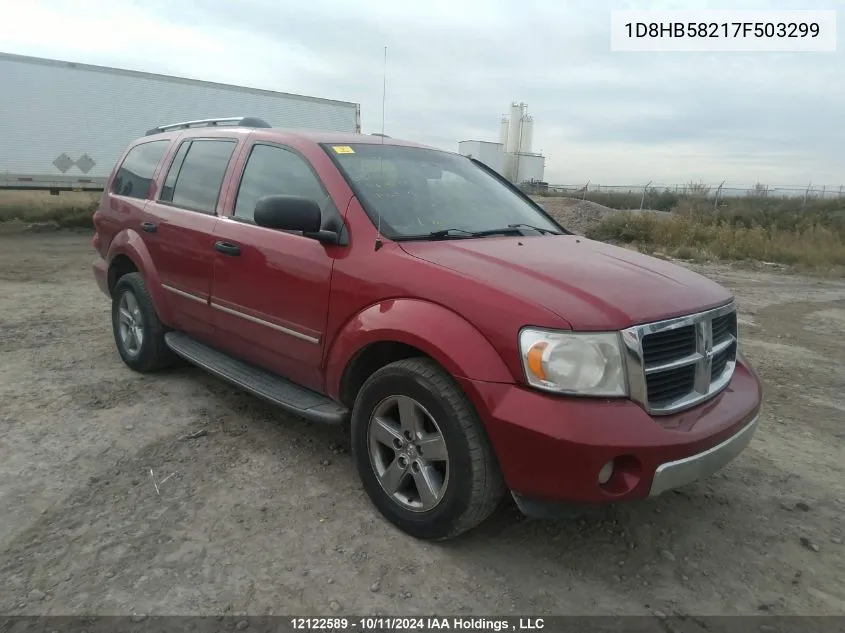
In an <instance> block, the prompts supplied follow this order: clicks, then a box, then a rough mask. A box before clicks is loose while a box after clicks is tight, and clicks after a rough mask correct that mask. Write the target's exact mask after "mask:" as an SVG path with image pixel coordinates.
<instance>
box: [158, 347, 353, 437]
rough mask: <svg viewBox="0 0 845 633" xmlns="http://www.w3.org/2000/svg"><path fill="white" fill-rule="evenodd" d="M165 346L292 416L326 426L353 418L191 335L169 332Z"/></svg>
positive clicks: (329, 402)
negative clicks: (198, 340) (322, 423)
mask: <svg viewBox="0 0 845 633" xmlns="http://www.w3.org/2000/svg"><path fill="white" fill-rule="evenodd" d="M164 342H165V343H166V344H167V346H168V347H169V348H170V349H172V350H173V351H174V352H175V353H176V354H178V355H179V356H181V357H182V358H184V359H185V360H187V361H189V362H191V363H193V364H194V365H197V366H198V367H200V368H202V369H204V370H206V371H207V372H209V373H210V374H213V375H215V376H217V377H218V378H222V379H223V380H225V381H227V382H230V383H232V384H233V385H235V386H237V387H240V388H241V389H243V390H244V391H248V392H249V393H251V394H252V395H254V396H257V397H259V398H261V399H262V400H266V401H267V402H269V403H271V404H275V405H276V406H278V407H280V408H282V409H284V410H285V411H288V412H289V413H293V414H294V415H298V416H301V417H303V418H306V419H308V420H310V421H312V422H324V423H326V424H342V423H343V422H345V421H346V420H347V419H348V418H349V409H347V408H346V407H344V406H342V405H340V404H338V403H336V402H335V401H334V400H332V399H331V398H329V397H328V396H324V395H322V394H319V393H317V392H316V391H311V390H310V389H306V388H305V387H300V386H299V385H297V384H294V383H292V382H291V381H289V380H286V379H284V378H282V377H281V376H276V375H275V374H271V373H270V372H268V371H265V370H263V369H259V368H258V367H254V366H252V365H249V364H247V363H245V362H243V361H241V360H238V359H236V358H233V357H231V356H229V355H228V354H224V353H223V352H218V351H217V350H215V349H213V348H211V347H208V346H206V345H203V344H202V343H198V342H197V341H195V340H194V339H192V338H191V337H190V336H188V335H187V334H183V333H181V332H168V333H167V334H165V335H164Z"/></svg>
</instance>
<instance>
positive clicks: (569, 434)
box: [93, 119, 762, 539]
mask: <svg viewBox="0 0 845 633" xmlns="http://www.w3.org/2000/svg"><path fill="white" fill-rule="evenodd" d="M94 223H95V226H96V234H95V235H94V238H93V244H94V247H95V249H96V250H97V251H98V252H99V257H98V258H97V260H96V261H95V262H94V265H93V268H94V276H95V278H96V280H97V283H98V284H99V286H100V288H101V289H102V290H103V292H105V293H106V294H107V295H108V296H109V297H110V298H111V301H112V324H113V329H114V337H115V341H116V343H117V348H118V351H119V352H120V355H121V357H122V358H123V360H124V362H125V363H126V364H127V365H128V366H129V367H131V368H132V369H134V370H136V371H139V372H149V371H153V370H156V369H159V368H162V367H165V366H167V365H169V364H171V363H172V362H173V361H174V360H176V359H178V358H179V357H181V358H182V359H187V360H188V361H190V362H191V363H194V364H196V365H198V366H200V367H202V368H203V369H206V370H208V371H209V372H211V373H213V374H215V375H217V376H219V377H220V378H223V379H225V380H228V381H230V382H232V383H234V384H235V385H238V386H239V387H241V388H243V389H245V390H247V391H249V392H251V393H253V394H255V395H256V396H259V397H261V398H264V399H265V400H268V401H270V402H272V403H274V404H276V405H278V406H279V407H281V408H282V409H284V410H286V411H288V412H291V413H295V414H297V415H299V416H302V417H304V418H308V419H310V420H314V421H318V422H325V423H328V424H351V439H352V452H353V454H354V457H355V462H356V465H357V468H358V473H359V475H360V477H361V481H362V482H363V486H364V488H365V489H366V491H367V493H368V494H369V496H370V499H371V500H372V502H373V503H374V504H375V506H376V507H377V508H378V509H379V511H380V512H381V513H382V514H383V515H384V516H385V517H387V519H389V520H390V521H391V522H393V523H394V524H395V525H397V526H398V527H399V528H401V529H402V530H404V531H406V532H407V533H409V534H412V535H413V536H416V537H419V538H432V539H439V538H447V537H451V536H455V535H457V534H459V533H461V532H463V531H465V530H468V529H470V528H472V527H473V526H475V525H477V524H478V523H480V522H481V521H483V520H484V519H485V518H486V517H487V516H488V515H490V513H491V512H492V511H493V510H494V509H495V507H496V506H497V504H498V503H499V502H500V501H501V499H502V497H503V496H504V494H505V492H506V491H510V493H511V494H512V495H513V497H514V499H515V500H516V502H517V504H518V506H519V507H520V509H521V510H522V511H523V512H525V513H526V514H529V515H535V516H536V515H539V514H544V513H546V512H547V511H548V510H550V509H553V508H554V507H556V505H559V502H569V503H579V504H580V503H588V504H592V503H603V502H616V501H622V500H628V499H639V498H645V497H650V496H654V495H657V494H660V493H661V492H663V491H665V490H667V489H670V488H675V487H677V486H680V485H684V484H687V483H690V482H692V481H694V480H696V479H699V478H701V477H704V476H707V475H709V474H711V473H713V472H714V471H716V470H718V469H719V468H721V467H722V466H724V465H725V464H727V463H728V462H729V461H730V460H732V459H733V458H734V457H736V455H738V454H739V453H740V452H741V451H742V450H743V449H744V448H745V446H747V445H748V443H749V441H750V440H751V437H752V435H753V433H754V431H755V429H756V425H757V414H758V410H759V408H760V403H761V398H762V390H761V386H760V382H759V380H758V377H757V375H756V374H755V372H754V370H753V369H752V367H751V365H750V364H749V363H748V361H747V360H746V359H745V358H744V357H743V356H742V354H741V353H740V352H739V350H738V348H737V316H736V306H735V304H734V300H733V297H732V296H731V294H730V293H729V292H728V291H727V290H725V289H724V288H722V287H721V286H719V285H717V284H716V283H714V282H712V281H710V280H708V279H706V278H704V277H701V276H699V275H697V274H695V273H693V272H691V271H689V270H687V269H685V268H681V267H678V266H674V265H672V264H670V263H667V262H665V261H662V260H659V259H653V258H650V257H647V256H645V255H641V254H638V253H635V252H632V251H629V250H626V249H623V248H618V247H614V246H610V245H607V244H602V243H599V242H594V241H591V240H588V239H586V238H583V237H579V236H575V235H572V234H570V233H569V232H567V231H566V230H565V229H564V228H563V227H561V226H560V225H558V224H557V223H556V222H555V221H554V220H553V219H552V218H551V217H549V215H547V214H546V213H545V212H544V210H543V209H542V208H541V207H540V206H538V205H537V204H535V203H534V202H533V201H532V200H531V199H530V198H529V197H527V196H525V195H523V193H521V192H520V191H519V189H517V188H516V187H514V186H513V185H511V184H510V183H508V182H507V181H506V180H504V179H503V178H502V177H500V176H499V175H498V174H497V173H496V172H494V171H493V170H491V169H489V168H488V167H486V166H485V165H484V164H482V163H480V162H478V161H476V160H472V159H470V158H467V157H464V156H460V155H456V154H453V153H449V152H444V151H439V150H436V149H431V148H427V147H423V146H420V145H416V144H413V143H407V142H402V141H398V140H395V139H392V138H385V137H382V136H366V135H350V134H334V133H311V132H294V131H285V130H279V129H273V128H271V127H269V126H268V125H267V124H266V123H264V122H263V121H261V120H259V119H244V120H234V121H233V120H225V121H224V120H211V121H193V122H187V123H181V124H174V125H172V126H164V127H161V128H156V129H154V130H150V132H149V133H148V134H147V136H145V137H143V138H141V139H139V140H137V141H135V142H134V143H132V144H131V146H130V147H129V148H128V149H127V151H126V152H125V154H124V155H123V156H122V157H121V159H120V161H119V162H118V164H117V166H116V167H115V170H114V172H113V173H112V175H111V177H110V180H109V183H108V185H107V188H106V191H105V193H104V195H103V198H102V203H101V205H100V208H99V209H98V210H97V211H96V212H95V214H94Z"/></svg>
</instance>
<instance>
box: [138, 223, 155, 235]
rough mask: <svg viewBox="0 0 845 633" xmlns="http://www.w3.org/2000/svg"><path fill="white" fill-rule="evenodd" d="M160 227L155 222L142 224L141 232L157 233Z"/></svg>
mask: <svg viewBox="0 0 845 633" xmlns="http://www.w3.org/2000/svg"><path fill="white" fill-rule="evenodd" d="M157 229H158V225H157V224H156V223H155V222H141V230H142V231H145V232H147V233H155V232H156V230H157Z"/></svg>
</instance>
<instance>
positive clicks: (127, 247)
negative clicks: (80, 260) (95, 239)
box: [106, 229, 170, 323]
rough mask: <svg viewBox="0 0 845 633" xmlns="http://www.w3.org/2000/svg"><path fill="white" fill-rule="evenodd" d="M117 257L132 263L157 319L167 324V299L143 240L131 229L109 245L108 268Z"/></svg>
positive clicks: (168, 314) (123, 231)
mask: <svg viewBox="0 0 845 633" xmlns="http://www.w3.org/2000/svg"><path fill="white" fill-rule="evenodd" d="M118 255H125V256H126V257H128V258H129V259H131V260H132V261H133V263H134V264H135V267H136V268H137V269H138V272H139V273H140V274H141V277H142V278H143V279H144V284H145V285H146V286H147V291H148V292H149V293H150V298H151V299H152V300H153V305H154V306H155V309H156V313H157V314H158V317H159V319H161V321H162V322H163V323H169V322H170V310H169V306H168V303H167V298H166V297H165V296H164V289H163V288H162V286H161V278H160V277H159V274H158V270H157V269H156V267H155V264H154V263H153V258H152V257H151V256H150V251H149V249H148V248H147V245H146V244H145V243H144V240H143V238H142V237H141V236H140V235H139V234H138V233H136V232H135V231H133V230H131V229H124V230H122V231H121V232H120V233H118V234H117V235H116V236H115V237H114V239H113V240H112V241H111V244H110V245H109V252H108V255H107V256H106V261H108V262H109V266H111V264H112V262H113V261H114V258H115V257H117V256H118Z"/></svg>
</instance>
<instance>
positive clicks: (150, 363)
mask: <svg viewBox="0 0 845 633" xmlns="http://www.w3.org/2000/svg"><path fill="white" fill-rule="evenodd" d="M127 293H129V294H130V295H131V296H132V298H134V300H135V302H136V303H137V307H138V311H139V312H140V316H141V324H140V329H141V331H142V333H143V335H142V337H141V338H142V341H141V344H140V346H139V349H138V350H132V349H130V346H129V345H127V343H126V342H125V341H124V340H123V338H122V337H121V333H120V308H121V301H122V299H123V297H124V295H125V294H127ZM111 320H112V332H113V334H114V341H115V344H116V345H117V351H118V353H119V354H120V357H121V358H122V359H123V362H124V363H126V365H127V366H129V367H130V368H131V369H134V370H135V371H137V372H141V373H147V372H153V371H156V370H159V369H163V368H165V367H170V366H171V365H173V364H175V363H176V360H177V357H176V355H175V354H174V353H173V352H172V351H171V350H170V348H169V347H167V345H166V344H165V342H164V335H165V333H166V332H167V328H166V327H165V326H164V325H163V324H162V322H161V321H160V320H159V318H158V314H156V311H155V307H154V305H153V301H152V299H151V298H150V293H149V291H148V290H147V286H146V284H144V279H143V278H142V277H141V275H140V274H139V273H129V274H126V275H123V276H122V277H121V278H120V279H119V280H118V282H117V284H115V287H114V291H113V292H112V308H111Z"/></svg>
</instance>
